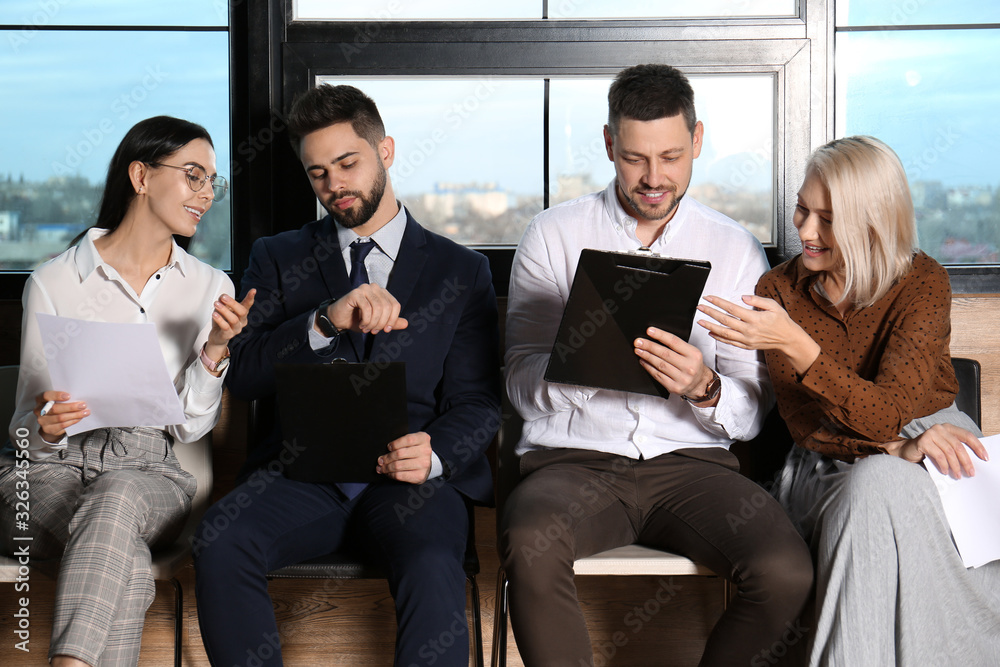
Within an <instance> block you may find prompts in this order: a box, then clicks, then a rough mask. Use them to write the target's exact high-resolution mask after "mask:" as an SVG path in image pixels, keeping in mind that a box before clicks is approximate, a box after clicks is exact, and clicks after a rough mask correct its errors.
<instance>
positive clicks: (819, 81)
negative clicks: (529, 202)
mask: <svg viewBox="0 0 1000 667" xmlns="http://www.w3.org/2000/svg"><path fill="white" fill-rule="evenodd" d="M292 3H293V0H276V1H275V2H270V3H249V2H241V1H233V2H230V3H229V11H230V20H229V35H230V100H231V105H230V127H231V132H232V136H231V146H232V151H233V155H232V156H231V164H232V174H231V177H230V182H231V183H232V185H233V187H232V189H231V195H232V197H233V200H232V210H233V229H232V233H233V236H232V239H233V247H232V267H233V268H232V270H231V271H230V274H231V276H232V278H233V280H234V281H236V282H237V283H238V282H239V280H240V278H241V277H242V275H243V272H244V270H245V269H246V266H247V263H248V261H249V256H250V250H251V246H252V244H253V242H254V240H256V239H257V238H259V237H261V236H267V235H271V234H275V233H278V232H281V231H284V230H287V229H297V228H299V227H301V225H302V224H304V223H305V222H306V221H309V220H312V219H314V218H315V197H314V195H313V193H312V190H311V188H310V187H309V184H308V181H307V180H306V179H305V178H304V177H303V176H302V172H301V169H302V167H301V165H300V164H299V161H298V159H297V157H296V156H295V155H294V153H293V151H292V149H291V147H290V146H289V144H288V142H287V137H286V134H285V132H284V120H283V119H284V117H285V116H284V114H285V113H287V110H288V108H289V107H290V105H291V101H292V99H294V96H295V94H297V93H300V92H302V91H304V90H306V88H307V87H308V86H309V85H310V82H311V81H313V80H315V76H317V75H319V74H335V75H345V76H351V75H355V76H358V75H365V74H367V75H371V74H390V73H395V74H425V75H434V74H464V75H474V76H475V75H483V74H490V73H493V74H498V75H503V74H516V75H532V76H534V75H538V76H544V75H545V74H552V75H561V74H568V75H586V74H595V75H602V76H613V74H614V73H616V72H617V71H618V70H619V69H621V68H622V67H624V66H627V65H630V64H633V63H636V62H640V61H660V62H664V61H666V62H670V63H671V64H673V65H676V66H678V67H679V68H681V69H682V70H684V71H685V72H687V73H690V74H711V73H734V72H769V73H773V74H774V75H775V82H776V84H775V110H776V115H775V131H776V135H775V136H776V141H775V162H774V165H775V170H776V173H777V174H778V178H777V183H776V184H775V199H776V207H777V210H776V228H775V230H774V242H773V243H772V244H769V245H767V246H766V247H765V249H766V250H767V253H768V258H769V259H770V261H771V262H772V264H775V263H777V262H779V261H781V260H782V259H783V258H785V257H789V256H792V255H794V254H796V253H798V252H799V250H800V246H799V243H798V236H797V234H796V233H795V230H794V227H793V226H792V223H791V220H792V211H793V209H794V202H793V201H792V200H793V197H791V196H790V195H791V194H792V193H793V192H794V189H793V188H797V186H798V184H799V183H800V182H801V179H802V177H803V175H804V166H805V161H806V159H807V158H808V155H809V153H810V152H811V151H812V149H813V148H815V147H817V146H820V145H822V144H824V143H826V142H827V141H829V140H830V139H832V138H833V133H834V123H833V114H834V90H833V82H834V57H833V48H834V29H835V19H834V0H800V1H799V7H798V12H799V15H798V16H797V17H791V18H789V17H782V18H727V19H681V20H648V19H620V20H618V19H615V20H600V19H597V20H582V19H553V20H549V19H531V20H520V21H480V20H476V21H383V22H381V23H380V22H378V21H347V22H327V21H312V22H310V21H294V20H293V18H292V9H293V7H292ZM9 27H12V28H15V29H16V28H29V29H30V28H34V26H9ZM46 28H47V29H58V28H59V26H46ZM73 28H74V29H76V28H77V27H76V26H74V27H73ZM63 29H68V27H63ZM130 29H136V28H135V27H130ZM172 29H177V28H176V27H173V28H172ZM192 29H201V30H203V29H205V28H192ZM355 40H357V41H355ZM341 44H347V45H351V46H355V47H357V48H358V49H359V51H360V53H353V52H351V51H350V50H348V53H349V54H350V58H349V62H347V61H348V58H347V57H346V56H345V52H344V51H343V50H342V49H341V48H340V46H341ZM362 47H363V48H362ZM373 47H377V48H373ZM469 54H472V55H474V56H476V57H475V58H469V57H468V56H469ZM401 58H406V59H410V60H400V59H401ZM445 58H450V59H451V61H450V62H451V63H452V64H450V65H449V64H448V61H446V60H445ZM460 58H461V59H460ZM393 59H394V60H393ZM462 59H465V60H462ZM401 62H405V63H406V64H405V65H402V64H400V63H401ZM442 63H443V64H442ZM457 63H460V64H457ZM803 109H804V110H805V113H803V112H802V110H803ZM709 131H711V130H710V129H709ZM390 132H391V128H390ZM546 171H547V169H546ZM473 247H476V246H473ZM477 249H479V250H480V251H481V252H483V253H484V254H485V255H486V256H487V257H489V258H490V261H491V265H492V267H493V274H494V282H495V286H496V289H497V294H498V295H500V296H504V295H506V293H507V283H508V278H509V274H510V265H511V262H512V260H513V255H514V247H513V246H509V247H500V246H489V247H478V248H477ZM948 270H949V273H950V275H951V279H952V287H953V290H954V291H955V292H956V293H989V292H1000V265H996V266H994V265H963V266H949V267H948ZM26 278H27V274H26V273H2V274H0V298H4V299H19V298H20V295H21V291H22V289H23V285H24V282H25V280H26Z"/></svg>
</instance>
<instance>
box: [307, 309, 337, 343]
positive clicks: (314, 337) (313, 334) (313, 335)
mask: <svg viewBox="0 0 1000 667" xmlns="http://www.w3.org/2000/svg"><path fill="white" fill-rule="evenodd" d="M318 310H319V309H318V308H317V309H315V310H313V311H312V312H311V313H310V314H309V319H308V320H307V322H308V323H309V347H310V348H312V351H313V352H319V351H320V350H325V349H326V348H328V347H330V346H331V345H333V343H334V341H335V340H337V336H334V337H332V338H327V337H326V336H324V335H323V334H321V333H320V332H318V331H316V327H314V326H313V322H315V321H316V313H317V311H318Z"/></svg>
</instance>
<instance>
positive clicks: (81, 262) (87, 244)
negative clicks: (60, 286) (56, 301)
mask: <svg viewBox="0 0 1000 667" xmlns="http://www.w3.org/2000/svg"><path fill="white" fill-rule="evenodd" d="M110 231H111V230H109V229H102V228H100V227H91V228H90V229H88V230H87V233H86V234H84V235H83V238H82V239H80V243H79V244H77V247H76V270H77V271H78V272H79V274H80V281H81V282H83V281H84V280H86V279H87V278H88V277H89V276H90V274H91V273H93V272H94V270H95V269H97V267H99V266H105V267H107V268H108V269H111V270H112V271H113V270H114V267H113V266H111V265H110V264H108V263H107V262H105V261H104V259H103V258H102V257H101V253H99V252H97V246H95V245H94V241H96V240H97V239H99V238H101V237H102V236H104V235H105V234H108V233H109V232H110ZM170 243H171V246H172V247H171V250H170V260H169V261H168V262H167V265H166V266H165V267H163V268H165V269H170V268H172V267H177V268H178V269H180V272H181V273H182V274H184V275H187V262H188V257H189V255H188V254H187V253H186V252H184V249H183V248H181V247H180V246H179V245H177V242H176V241H174V240H171V241H170ZM105 274H106V275H107V274H108V272H107V271H105ZM115 274H117V271H115Z"/></svg>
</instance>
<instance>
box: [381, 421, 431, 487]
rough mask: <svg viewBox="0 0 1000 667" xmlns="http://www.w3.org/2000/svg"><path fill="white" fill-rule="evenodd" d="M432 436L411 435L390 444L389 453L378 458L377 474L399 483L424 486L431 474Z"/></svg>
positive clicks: (421, 432) (425, 434) (421, 433)
mask: <svg viewBox="0 0 1000 667" xmlns="http://www.w3.org/2000/svg"><path fill="white" fill-rule="evenodd" d="M431 451H432V450H431V436H430V435H428V434H427V433H424V432H423V431H420V432H418V433H410V434H409V435H404V436H403V437H402V438H396V439H395V440H393V441H392V442H390V443H389V453H388V454H386V455H384V456H380V457H378V467H377V468H375V472H377V473H379V474H380V475H385V476H386V477H389V478H390V479H394V480H396V481H398V482H408V483H410V484H423V483H424V482H426V481H427V476H428V475H430V474H431Z"/></svg>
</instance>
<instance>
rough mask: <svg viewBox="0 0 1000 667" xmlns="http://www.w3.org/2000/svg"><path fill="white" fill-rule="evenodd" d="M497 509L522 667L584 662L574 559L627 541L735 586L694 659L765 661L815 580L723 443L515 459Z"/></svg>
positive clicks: (783, 519) (586, 646)
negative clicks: (643, 455) (640, 455)
mask: <svg viewBox="0 0 1000 667" xmlns="http://www.w3.org/2000/svg"><path fill="white" fill-rule="evenodd" d="M520 465H521V474H522V480H521V482H520V483H519V484H518V485H517V486H516V487H515V488H514V490H513V491H512V492H511V495H510V497H509V498H508V500H507V502H506V505H505V507H504V509H503V515H502V517H501V524H500V544H499V550H500V558H501V561H502V563H503V567H504V569H505V571H506V572H507V576H508V578H509V579H510V588H509V595H510V613H511V625H512V627H513V629H514V636H515V638H516V639H517V647H518V651H519V652H520V654H521V657H522V658H523V660H524V664H525V665H527V666H528V667H562V666H565V667H582V666H586V665H592V664H593V651H592V649H591V644H590V638H589V636H588V634H587V628H586V625H585V623H584V618H583V612H582V611H581V609H580V605H579V602H578V600H577V595H576V586H575V584H574V581H573V561H574V560H575V559H577V558H582V557H584V556H588V555H591V554H595V553H598V552H601V551H604V550H606V549H611V548H613V547H618V546H623V545H627V544H632V543H639V544H644V545H647V546H650V547H655V548H659V549H664V550H666V551H670V552H673V553H677V554H681V555H684V556H687V557H688V558H691V559H692V560H694V561H696V562H698V563H700V564H703V565H705V566H707V567H709V568H711V569H712V570H713V571H714V572H716V573H717V574H718V575H719V576H721V577H725V578H726V579H728V580H730V581H731V582H733V584H734V585H735V586H736V589H737V595H736V596H735V599H734V600H733V601H732V603H731V604H730V605H729V607H728V609H727V610H726V612H725V613H724V614H723V615H722V618H721V619H719V622H718V623H717V624H716V626H715V628H714V629H713V631H712V633H711V635H710V636H709V638H708V644H707V646H706V649H705V653H704V655H703V656H702V660H701V665H720V666H725V667H730V666H732V665H751V664H758V663H755V662H753V661H754V660H755V659H757V660H758V662H759V664H767V658H768V657H770V653H769V651H770V650H771V649H772V648H773V646H774V645H775V644H776V643H780V642H781V641H782V640H781V637H782V634H783V633H787V631H788V628H789V627H791V626H792V624H794V623H795V621H796V619H797V618H798V616H799V613H800V612H801V611H802V608H803V606H804V604H805V602H806V599H807V598H808V596H809V592H810V589H811V587H812V581H813V566H812V559H811V557H810V554H809V549H808V547H807V546H806V544H805V542H804V541H803V540H802V538H801V537H800V536H799V534H798V533H797V532H796V531H795V529H794V528H793V527H792V524H791V522H790V521H789V520H788V517H787V516H786V515H785V512H784V510H783V509H782V508H781V506H780V505H779V504H778V503H777V502H776V501H775V500H774V499H773V498H772V497H771V496H770V494H768V493H767V492H766V491H765V490H764V489H762V488H761V487H760V486H758V485H757V484H755V483H753V482H752V481H750V480H749V479H747V478H746V477H743V476H742V475H740V474H739V472H737V471H738V468H739V465H738V463H737V460H736V457H735V456H734V455H733V454H732V453H730V452H729V451H727V450H725V449H722V448H717V447H715V448H708V449H693V448H692V449H685V450H679V451H676V452H673V453H670V454H664V455H662V456H658V457H656V458H654V459H648V460H641V461H640V460H633V459H629V458H627V457H622V456H616V455H613V454H605V453H602V452H593V451H586V450H577V449H554V450H545V451H535V452H529V453H527V454H525V455H524V456H523V457H522V458H521V464H520Z"/></svg>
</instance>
